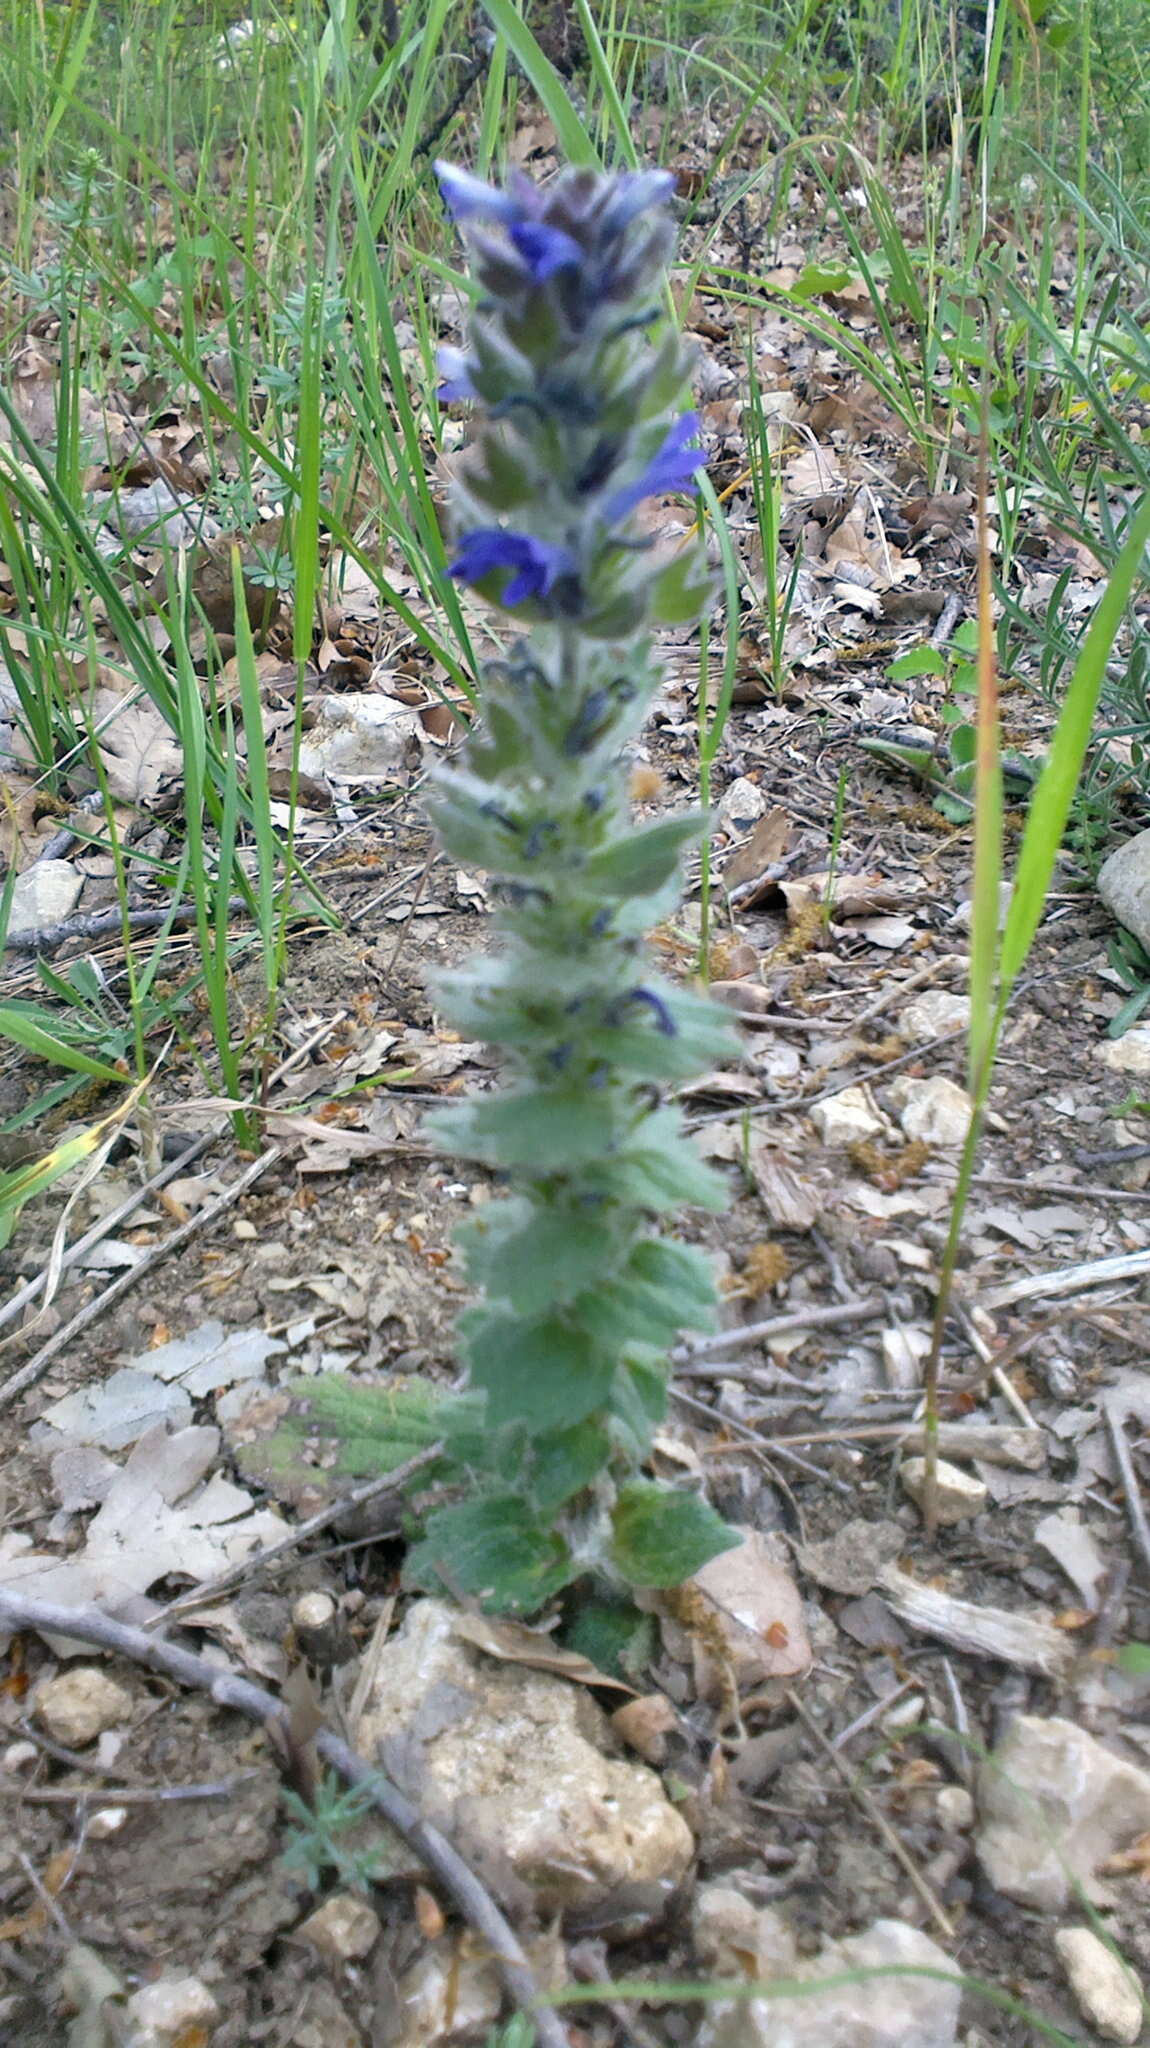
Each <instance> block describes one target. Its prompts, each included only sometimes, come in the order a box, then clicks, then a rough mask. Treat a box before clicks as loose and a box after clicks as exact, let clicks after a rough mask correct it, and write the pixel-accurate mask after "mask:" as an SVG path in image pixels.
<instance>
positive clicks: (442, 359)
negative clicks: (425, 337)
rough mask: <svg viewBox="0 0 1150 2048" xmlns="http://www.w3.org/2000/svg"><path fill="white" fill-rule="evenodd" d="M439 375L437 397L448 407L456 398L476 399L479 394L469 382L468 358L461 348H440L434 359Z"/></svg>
mask: <svg viewBox="0 0 1150 2048" xmlns="http://www.w3.org/2000/svg"><path fill="white" fill-rule="evenodd" d="M435 360H436V362H437V364H438V366H439V374H440V376H441V377H442V379H443V382H442V384H441V385H440V387H439V391H438V394H437V396H438V397H439V399H440V401H441V403H442V404H444V405H450V404H451V402H452V400H453V399H456V398H478V396H479V393H478V392H477V390H476V389H475V386H474V384H473V383H472V381H471V362H470V358H469V357H468V356H467V355H466V354H465V353H464V351H463V349H461V348H441V349H439V350H438V351H437V352H436V358H435Z"/></svg>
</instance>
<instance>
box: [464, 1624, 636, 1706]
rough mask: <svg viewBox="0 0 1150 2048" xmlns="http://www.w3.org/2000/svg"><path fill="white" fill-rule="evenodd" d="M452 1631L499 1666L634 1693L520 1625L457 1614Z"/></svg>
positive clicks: (586, 1660)
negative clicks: (518, 1666) (520, 1667)
mask: <svg viewBox="0 0 1150 2048" xmlns="http://www.w3.org/2000/svg"><path fill="white" fill-rule="evenodd" d="M452 1628H453V1630H454V1632H455V1634H456V1635H457V1636H459V1637H460V1638H461V1639H462V1641H463V1642H465V1643H471V1644H472V1645H473V1646H474V1647H475V1649H477V1650H482V1651H483V1652H484V1655H485V1656H488V1657H498V1658H499V1660H500V1662H501V1663H504V1664H525V1665H527V1667H528V1669H529V1670H531V1671H549V1672H551V1673H552V1675H553V1676H554V1677H556V1678H569V1679H570V1680H571V1682H572V1684H573V1685H605V1686H610V1688H611V1690H612V1691H613V1692H627V1693H632V1694H633V1693H634V1690H635V1688H634V1686H633V1685H624V1684H623V1681H622V1679H620V1678H608V1676H607V1674H606V1672H605V1671H600V1670H599V1668H598V1666H597V1665H595V1664H592V1662H591V1659H590V1658H589V1657H580V1656H579V1654H578V1652H577V1651H575V1650H565V1649H563V1648H562V1646H561V1645H560V1644H559V1643H556V1642H553V1641H552V1639H551V1637H550V1636H548V1635H544V1634H543V1633H542V1632H541V1631H540V1630H539V1629H537V1628H527V1627H526V1626H525V1625H524V1623H523V1622H521V1621H497V1620H496V1619H494V1617H493V1616H491V1615H487V1614H457V1615H456V1616H455V1617H454V1619H453V1621H452Z"/></svg>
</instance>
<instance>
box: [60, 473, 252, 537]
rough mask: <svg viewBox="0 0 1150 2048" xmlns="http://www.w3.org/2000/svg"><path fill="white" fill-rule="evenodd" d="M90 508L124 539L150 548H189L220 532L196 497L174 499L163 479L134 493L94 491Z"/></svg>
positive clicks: (218, 525)
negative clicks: (141, 540)
mask: <svg viewBox="0 0 1150 2048" xmlns="http://www.w3.org/2000/svg"><path fill="white" fill-rule="evenodd" d="M92 504H93V508H94V509H97V510H99V511H102V513H103V518H104V524H105V525H106V526H109V527H111V528H112V529H113V530H114V531H115V532H117V533H119V534H120V536H121V538H122V539H124V540H136V539H138V538H139V537H141V536H143V537H144V538H145V540H147V541H149V542H150V543H151V545H152V546H153V547H162V546H163V545H164V544H165V543H167V545H168V546H169V547H176V548H190V547H194V546H195V545H196V543H197V542H198V541H201V542H202V541H208V540H215V539H216V538H217V536H218V535H219V534H220V533H222V531H223V528H222V527H221V525H220V523H219V520H218V519H213V518H212V516H211V514H210V512H208V511H207V510H206V509H205V508H204V506H203V505H201V503H200V501H199V499H198V498H186V497H185V498H181V497H179V496H177V494H176V492H175V491H174V490H173V489H172V487H171V485H170V484H169V483H168V482H167V480H166V478H164V477H157V478H156V479H155V481H154V482H153V483H150V484H141V485H139V486H138V488H136V489H135V490H129V491H120V492H118V493H113V492H111V491H96V492H94V493H93V497H92Z"/></svg>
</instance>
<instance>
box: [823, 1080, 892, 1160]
mask: <svg viewBox="0 0 1150 2048" xmlns="http://www.w3.org/2000/svg"><path fill="white" fill-rule="evenodd" d="M811 1122H812V1123H813V1125H814V1127H815V1129H816V1131H817V1132H818V1134H819V1136H820V1138H821V1139H822V1141H823V1144H824V1145H830V1146H836V1145H841V1146H846V1145H857V1144H859V1143H861V1141H862V1140H863V1139H864V1138H875V1137H877V1136H878V1134H879V1132H880V1131H881V1130H883V1129H884V1128H885V1126H884V1120H883V1118H882V1117H881V1116H880V1115H879V1113H878V1111H877V1110H876V1108H875V1106H874V1103H873V1102H872V1101H871V1098H870V1094H869V1092H868V1090H867V1089H865V1088H843V1089H842V1090H841V1091H840V1092H839V1094H838V1095H831V1096H829V1097H828V1099H827V1101H826V1102H816V1104H815V1106H814V1108H813V1109H812V1111H811Z"/></svg>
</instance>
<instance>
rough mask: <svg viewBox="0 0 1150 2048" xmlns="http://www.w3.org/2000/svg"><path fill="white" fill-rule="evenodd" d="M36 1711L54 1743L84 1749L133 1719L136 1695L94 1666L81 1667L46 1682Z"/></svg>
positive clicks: (38, 1693) (37, 1700)
mask: <svg viewBox="0 0 1150 2048" xmlns="http://www.w3.org/2000/svg"><path fill="white" fill-rule="evenodd" d="M33 1711H34V1712H35V1715H36V1719H37V1720H38V1721H39V1723H40V1725H41V1727H42V1728H44V1729H45V1730H46V1732H47V1733H48V1734H49V1735H50V1736H51V1737H52V1740H53V1742H62V1743H63V1744H64V1746H65V1748H66V1749H83V1748H85V1746H86V1745H87V1744H88V1743H89V1742H95V1740H96V1737H97V1736H98V1735H102V1734H103V1732H104V1730H105V1728H115V1727H116V1726H117V1724H118V1723H120V1722H123V1721H127V1720H129V1719H130V1717H131V1712H132V1695H131V1693H130V1692H125V1690H124V1688H123V1686H122V1685H117V1684H116V1682H115V1680H114V1679H111V1678H108V1677H107V1676H106V1675H105V1673H104V1672H103V1671H100V1670H97V1668H96V1666H95V1665H94V1664H77V1665H75V1666H74V1667H73V1669H72V1670H71V1671H62V1672H61V1673H60V1675H59V1677H58V1678H48V1679H45V1681H44V1683H43V1685H42V1686H41V1687H40V1688H39V1690H38V1692H37V1694H36V1699H35V1702H34V1708H33Z"/></svg>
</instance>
